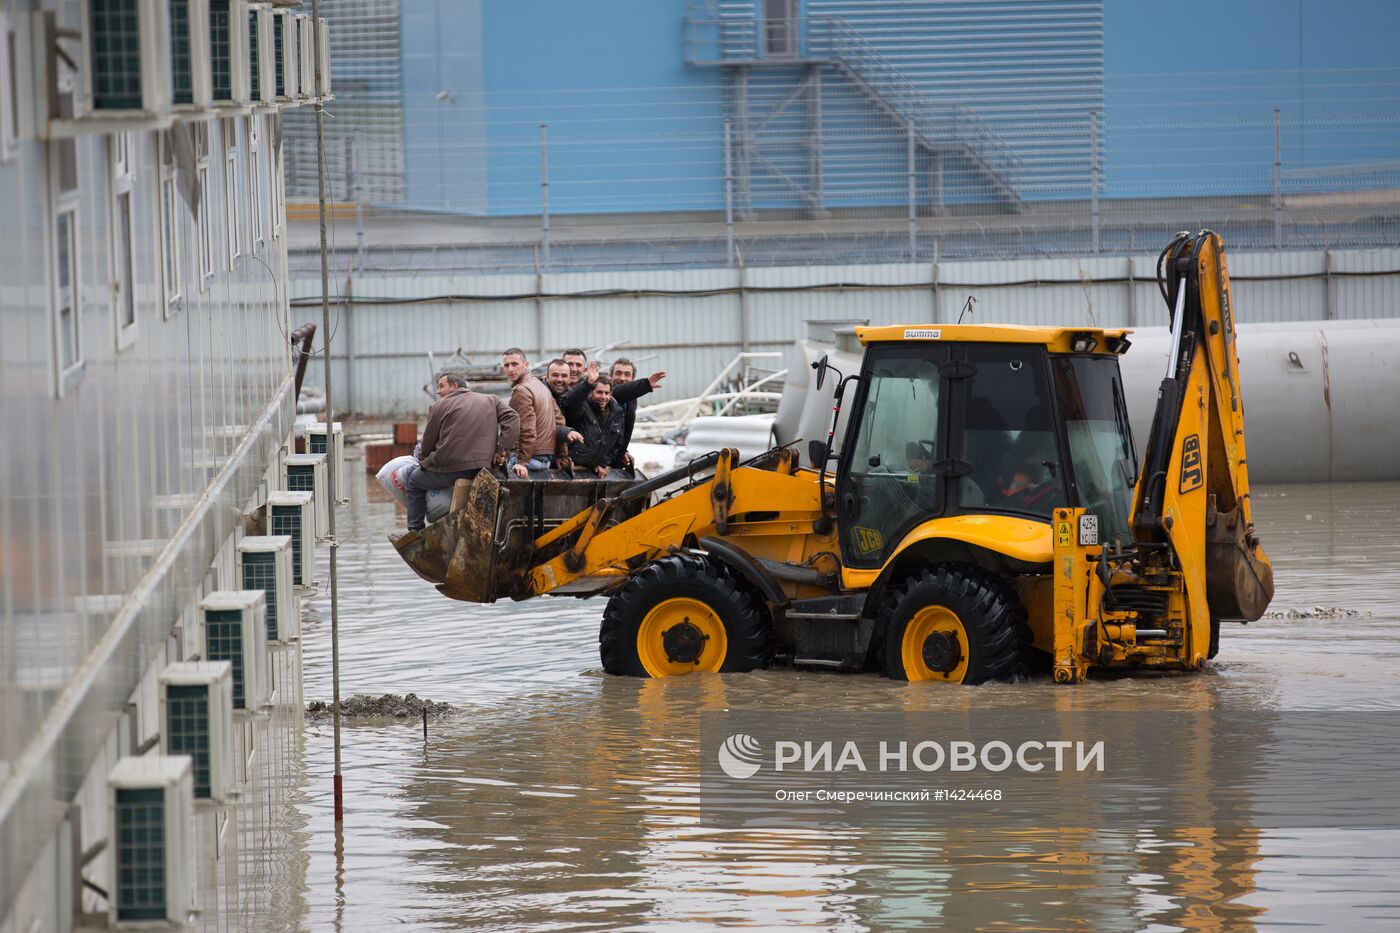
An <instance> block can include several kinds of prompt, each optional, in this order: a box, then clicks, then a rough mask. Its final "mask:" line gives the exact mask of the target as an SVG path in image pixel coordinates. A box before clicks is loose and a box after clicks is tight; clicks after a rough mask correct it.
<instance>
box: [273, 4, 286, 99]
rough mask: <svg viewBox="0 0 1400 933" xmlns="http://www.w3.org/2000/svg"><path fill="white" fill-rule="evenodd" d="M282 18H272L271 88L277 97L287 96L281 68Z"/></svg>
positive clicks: (283, 73) (284, 78) (284, 73)
mask: <svg viewBox="0 0 1400 933" xmlns="http://www.w3.org/2000/svg"><path fill="white" fill-rule="evenodd" d="M284 21H285V20H284V18H283V17H282V16H279V15H277V14H273V17H272V66H273V76H272V79H273V80H272V87H273V92H274V93H275V94H276V95H277V96H278V97H285V96H286V95H287V74H286V72H285V71H284V70H283V67H282V55H283V52H282V24H283V22H284Z"/></svg>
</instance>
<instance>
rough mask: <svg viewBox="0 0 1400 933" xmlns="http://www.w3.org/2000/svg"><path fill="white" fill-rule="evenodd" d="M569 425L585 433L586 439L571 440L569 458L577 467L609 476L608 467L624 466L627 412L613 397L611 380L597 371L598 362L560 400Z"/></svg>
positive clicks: (582, 433) (592, 364)
mask: <svg viewBox="0 0 1400 933" xmlns="http://www.w3.org/2000/svg"><path fill="white" fill-rule="evenodd" d="M561 404H562V406H563V408H564V417H565V418H567V419H568V421H569V425H570V426H571V427H572V428H573V429H574V430H575V431H577V432H578V433H579V434H581V435H583V440H581V441H575V442H573V443H571V444H569V459H571V460H572V461H573V463H574V466H576V467H584V468H587V469H590V470H592V471H593V472H594V473H597V474H598V476H600V477H603V476H607V474H608V468H609V467H621V466H622V465H623V455H624V454H625V453H626V452H627V449H626V448H625V447H624V446H623V445H622V432H623V430H624V429H625V427H626V415H625V414H624V412H623V410H622V406H621V405H620V404H618V403H617V402H616V401H615V400H614V399H613V397H612V380H611V379H609V378H608V377H607V376H600V375H599V374H598V364H597V363H589V364H588V369H587V371H586V372H585V373H584V375H583V376H582V377H581V378H580V379H579V381H578V382H577V383H575V384H574V387H573V388H571V389H570V390H569V391H568V392H566V393H564V398H563V400H562V402H561Z"/></svg>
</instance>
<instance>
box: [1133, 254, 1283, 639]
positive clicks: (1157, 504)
mask: <svg viewBox="0 0 1400 933" xmlns="http://www.w3.org/2000/svg"><path fill="white" fill-rule="evenodd" d="M1158 283H1159V286H1160V288H1161V291H1162V297H1163V298H1164V299H1165V300H1166V302H1167V304H1168V306H1169V307H1170V308H1171V309H1172V323H1171V329H1172V331H1171V332H1172V343H1171V346H1172V351H1171V354H1170V357H1169V359H1168V361H1167V372H1166V375H1165V377H1164V378H1163V380H1162V384H1161V387H1160V389H1159V390H1158V394H1157V409H1156V411H1155V412H1154V414H1153V417H1152V431H1151V434H1150V435H1149V437H1148V442H1147V451H1146V455H1145V457H1144V458H1143V466H1142V472H1141V475H1140V476H1139V478H1138V483H1137V488H1136V492H1135V496H1134V502H1133V514H1132V527H1133V531H1134V534H1135V536H1136V537H1137V539H1138V540H1139V541H1141V542H1162V543H1165V544H1167V545H1169V546H1170V548H1171V550H1172V551H1173V552H1174V554H1175V556H1176V558H1177V561H1178V562H1179V564H1180V566H1181V569H1182V572H1183V573H1184V574H1185V576H1186V581H1187V587H1188V593H1187V595H1188V598H1189V599H1190V601H1191V604H1192V610H1193V615H1194V614H1196V613H1198V612H1205V613H1208V615H1209V617H1210V618H1212V619H1215V620H1217V621H1219V620H1232V621H1243V622H1252V621H1254V620H1255V619H1258V618H1259V617H1260V616H1261V615H1263V613H1264V610H1265V609H1266V608H1268V605H1269V601H1270V600H1271V599H1272V598H1273V594H1274V584H1273V569H1272V567H1271V566H1270V564H1269V560H1268V558H1267V557H1266V556H1265V554H1264V551H1263V549H1262V548H1261V547H1260V546H1259V537H1258V535H1257V534H1256V532H1255V528H1254V521H1253V517H1252V509H1251V504H1250V499H1249V465H1248V462H1249V461H1248V457H1247V456H1246V452H1245V437H1244V400H1243V398H1242V397H1241V394H1240V369H1239V353H1238V350H1237V348H1236V344H1235V341H1236V338H1237V330H1236V326H1235V318H1234V313H1233V308H1232V305H1231V301H1230V277H1229V272H1228V271H1227V269H1226V264H1225V253H1224V250H1223V248H1222V247H1221V243H1220V237H1219V235H1217V234H1215V233H1213V232H1211V231H1208V230H1207V231H1203V232H1202V233H1201V234H1200V235H1199V236H1196V237H1191V236H1188V235H1185V234H1182V235H1179V236H1178V237H1177V238H1176V239H1175V240H1173V241H1172V242H1171V244H1170V245H1168V246H1167V248H1166V249H1165V250H1163V252H1162V254H1161V256H1160V257H1159V259H1158ZM1202 599H1204V602H1202Z"/></svg>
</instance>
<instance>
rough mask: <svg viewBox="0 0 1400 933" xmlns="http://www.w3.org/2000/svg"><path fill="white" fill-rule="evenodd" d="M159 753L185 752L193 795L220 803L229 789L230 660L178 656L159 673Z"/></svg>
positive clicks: (230, 776) (173, 753) (231, 746)
mask: <svg viewBox="0 0 1400 933" xmlns="http://www.w3.org/2000/svg"><path fill="white" fill-rule="evenodd" d="M160 686H161V693H160V704H161V714H160V721H161V729H160V753H161V754H162V755H188V756H189V757H190V761H191V762H192V763H193V765H194V796H195V797H196V798H197V799H200V800H213V801H215V802H217V803H223V802H224V801H226V800H228V796H229V791H231V790H232V789H233V665H232V663H231V662H229V661H178V662H176V663H174V664H167V665H166V666H165V670H163V671H161V672H160Z"/></svg>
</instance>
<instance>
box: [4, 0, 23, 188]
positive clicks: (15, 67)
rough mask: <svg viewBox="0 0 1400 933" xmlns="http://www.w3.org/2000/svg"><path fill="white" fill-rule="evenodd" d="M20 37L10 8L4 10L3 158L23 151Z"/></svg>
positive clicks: (6, 160)
mask: <svg viewBox="0 0 1400 933" xmlns="http://www.w3.org/2000/svg"><path fill="white" fill-rule="evenodd" d="M18 58H19V39H18V36H17V30H16V28H15V24H14V22H13V21H12V20H11V18H10V14H9V12H8V11H0V162H8V161H10V160H11V159H13V158H14V157H15V156H17V155H19V140H20V129H19V93H20V92H19V62H18Z"/></svg>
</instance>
